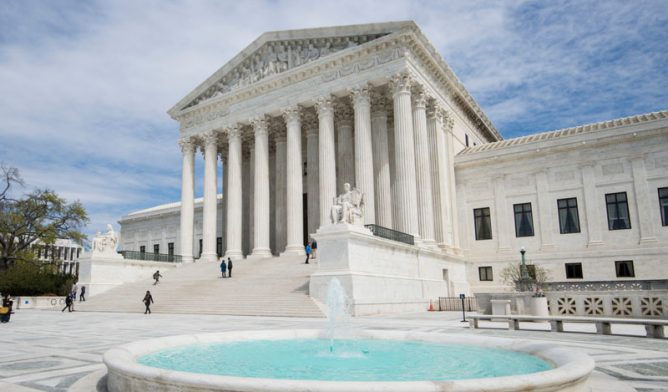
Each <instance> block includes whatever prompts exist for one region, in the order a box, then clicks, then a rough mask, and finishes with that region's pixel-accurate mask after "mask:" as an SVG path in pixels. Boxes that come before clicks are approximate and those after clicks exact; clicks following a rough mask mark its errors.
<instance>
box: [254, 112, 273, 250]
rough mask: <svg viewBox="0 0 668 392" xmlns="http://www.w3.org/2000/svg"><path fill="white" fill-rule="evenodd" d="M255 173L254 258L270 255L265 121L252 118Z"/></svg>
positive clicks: (267, 155)
mask: <svg viewBox="0 0 668 392" xmlns="http://www.w3.org/2000/svg"><path fill="white" fill-rule="evenodd" d="M252 124H253V131H254V133H255V153H254V155H255V156H254V158H255V165H254V169H255V175H254V192H253V197H254V204H255V206H254V207H255V208H254V209H253V219H254V225H253V229H254V230H253V254H252V256H253V257H254V258H263V257H271V249H270V248H269V139H268V135H267V121H266V120H264V119H254V120H253V122H252Z"/></svg>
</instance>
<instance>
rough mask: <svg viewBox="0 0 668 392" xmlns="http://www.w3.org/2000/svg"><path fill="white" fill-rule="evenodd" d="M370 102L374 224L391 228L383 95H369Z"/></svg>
mask: <svg viewBox="0 0 668 392" xmlns="http://www.w3.org/2000/svg"><path fill="white" fill-rule="evenodd" d="M371 104H372V110H371V133H372V139H373V178H374V191H375V203H376V224H378V225H380V226H383V227H387V228H392V186H391V182H390V158H389V150H388V134H387V111H386V110H385V104H386V99H385V95H384V94H377V95H376V94H374V95H373V96H372V97H371Z"/></svg>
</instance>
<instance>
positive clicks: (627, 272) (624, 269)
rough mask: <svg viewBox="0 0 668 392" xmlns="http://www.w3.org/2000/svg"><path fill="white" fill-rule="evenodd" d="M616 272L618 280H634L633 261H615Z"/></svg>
mask: <svg viewBox="0 0 668 392" xmlns="http://www.w3.org/2000/svg"><path fill="white" fill-rule="evenodd" d="M615 270H616V273H617V277H618V278H633V277H634V276H635V272H634V271H633V260H623V261H615Z"/></svg>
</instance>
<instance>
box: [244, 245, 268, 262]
mask: <svg viewBox="0 0 668 392" xmlns="http://www.w3.org/2000/svg"><path fill="white" fill-rule="evenodd" d="M272 256H273V255H272V254H271V249H269V248H255V249H253V253H252V254H250V255H248V256H246V259H247V260H260V259H266V258H269V257H272Z"/></svg>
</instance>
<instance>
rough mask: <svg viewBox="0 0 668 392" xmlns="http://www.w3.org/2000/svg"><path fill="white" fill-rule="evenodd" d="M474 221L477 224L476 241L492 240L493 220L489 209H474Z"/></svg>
mask: <svg viewBox="0 0 668 392" xmlns="http://www.w3.org/2000/svg"><path fill="white" fill-rule="evenodd" d="M473 220H474V222H475V239H476V240H491V239H492V220H491V218H490V215H489V207H485V208H476V209H474V210H473Z"/></svg>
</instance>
